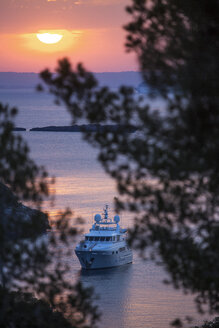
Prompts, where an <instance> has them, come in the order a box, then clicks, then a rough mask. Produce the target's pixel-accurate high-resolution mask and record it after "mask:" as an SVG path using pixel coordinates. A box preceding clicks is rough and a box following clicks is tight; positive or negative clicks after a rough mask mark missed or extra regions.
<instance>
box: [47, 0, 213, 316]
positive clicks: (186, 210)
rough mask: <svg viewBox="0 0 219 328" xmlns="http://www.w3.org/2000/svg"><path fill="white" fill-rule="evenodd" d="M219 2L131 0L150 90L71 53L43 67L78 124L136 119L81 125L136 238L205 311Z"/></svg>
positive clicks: (132, 29)
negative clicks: (130, 128)
mask: <svg viewBox="0 0 219 328" xmlns="http://www.w3.org/2000/svg"><path fill="white" fill-rule="evenodd" d="M218 6H219V4H218V1H216V0H212V1H207V0H201V1H198V2H197V1H195V0H191V1H185V0H182V1H181V0H180V1H178V0H177V1H176V0H168V1H166V0H154V1H146V0H133V1H132V5H131V6H129V7H128V8H127V11H128V12H129V14H130V15H131V17H132V21H131V23H130V24H128V25H127V26H126V27H125V28H126V30H127V31H128V35H127V48H128V50H131V51H135V52H136V54H137V56H138V60H139V64H140V69H141V72H142V78H143V79H144V81H145V83H146V85H147V86H148V87H149V90H150V93H149V95H148V96H152V97H158V98H159V99H163V101H164V102H163V103H164V105H163V108H159V109H157V110H154V109H153V108H151V106H150V105H149V104H147V99H148V98H147V97H143V96H138V95H136V94H134V90H132V89H131V88H127V87H121V88H120V90H118V92H112V91H111V90H109V89H108V88H107V87H99V86H98V84H97V81H96V80H95V79H94V77H93V76H92V75H91V74H90V73H88V72H87V71H86V70H85V69H84V68H83V66H82V65H81V64H79V65H78V66H77V67H76V68H72V67H71V64H70V63H69V61H68V60H67V59H63V60H61V61H60V62H59V65H58V67H57V70H56V72H55V73H52V72H50V71H49V70H45V71H44V72H42V73H41V77H42V79H43V81H44V82H45V83H46V85H47V86H48V89H49V91H50V92H51V93H52V94H54V95H55V98H56V102H57V103H60V102H63V103H64V104H65V105H66V107H67V109H68V111H69V112H70V113H71V115H72V121H73V123H75V122H78V121H80V119H81V118H83V119H86V120H87V122H88V123H100V124H124V125H132V124H134V125H135V126H137V128H138V132H137V133H136V134H134V135H133V134H127V133H123V134H119V135H115V134H113V133H110V132H107V133H98V132H97V133H92V134H91V133H85V134H84V138H85V139H86V140H87V141H88V142H90V143H91V144H92V145H93V146H95V147H98V148H99V157H98V158H99V160H100V161H101V163H102V164H103V167H104V168H105V170H106V172H107V173H108V174H110V175H111V177H113V178H114V179H115V180H116V182H117V188H118V191H119V193H120V195H121V197H120V198H119V199H117V200H116V206H117V209H120V210H129V211H131V212H133V213H136V219H135V224H134V226H133V228H132V229H131V230H130V243H131V244H132V246H133V247H135V248H136V249H138V250H139V251H140V253H141V254H142V256H143V257H146V258H147V257H151V258H155V259H157V260H160V259H161V260H162V263H163V266H164V267H165V268H166V270H167V271H168V272H169V274H170V282H171V283H172V284H173V285H174V286H175V287H177V288H182V289H183V290H184V291H185V292H191V293H195V294H196V296H195V300H196V304H197V308H198V310H199V311H200V312H203V311H204V310H208V311H209V312H210V313H218V311H219V280H218V273H219V262H218V253H219V243H218V239H219V224H218V218H219V216H218V214H219V213H218V212H219V190H218V189H219V155H218V151H219V129H218V126H219V125H218V123H219V115H218V90H219V78H218V72H219V67H218V65H219V62H218V53H219V52H218V50H219V47H218V46H219V8H218Z"/></svg>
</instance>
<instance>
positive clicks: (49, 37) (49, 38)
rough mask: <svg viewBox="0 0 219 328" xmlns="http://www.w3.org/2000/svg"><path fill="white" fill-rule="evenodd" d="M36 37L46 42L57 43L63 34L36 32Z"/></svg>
mask: <svg viewBox="0 0 219 328" xmlns="http://www.w3.org/2000/svg"><path fill="white" fill-rule="evenodd" d="M36 36H37V39H38V40H40V41H41V42H43V43H46V44H53V43H58V42H59V41H60V40H61V39H62V38H63V35H61V34H53V33H37V34H36Z"/></svg>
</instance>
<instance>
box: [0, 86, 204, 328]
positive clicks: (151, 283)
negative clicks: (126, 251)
mask: <svg viewBox="0 0 219 328" xmlns="http://www.w3.org/2000/svg"><path fill="white" fill-rule="evenodd" d="M0 102H2V103H3V104H9V105H10V106H11V107H12V106H16V107H17V108H18V109H19V113H18V115H17V117H16V119H15V123H16V126H19V127H24V128H26V129H28V130H27V131H25V132H19V133H20V134H21V135H22V137H23V138H24V139H25V140H26V141H27V143H28V146H29V148H30V155H31V157H32V158H33V159H34V160H35V161H36V163H37V164H39V165H43V166H45V167H46V169H47V171H48V172H49V174H50V176H55V180H56V183H55V201H54V204H53V206H52V207H51V204H50V202H49V201H45V202H44V204H43V209H44V210H45V211H48V212H50V214H51V216H56V214H57V213H58V211H60V210H64V209H65V208H70V209H71V210H72V211H73V214H72V218H73V219H74V218H76V217H83V218H84V220H85V224H84V226H83V229H84V231H88V229H89V227H90V226H91V224H92V222H93V217H94V215H95V214H96V213H100V214H101V213H102V209H103V207H104V205H105V204H109V206H110V213H111V215H112V216H113V215H114V211H113V199H114V197H116V196H117V195H118V193H117V190H116V184H115V181H113V180H112V179H111V178H110V177H109V176H108V175H107V174H106V172H105V171H104V169H103V168H102V166H101V164H100V163H99V162H98V160H97V156H98V151H97V149H95V148H92V147H91V146H90V145H89V144H87V143H86V142H85V141H84V140H83V138H82V135H81V133H69V132H30V131H29V129H30V128H32V127H43V126H48V125H69V124H71V118H70V115H69V114H68V113H67V111H66V109H65V108H64V107H63V106H57V105H55V104H54V100H53V98H52V96H51V95H48V94H45V93H38V92H36V90H35V89H34V88H2V89H0ZM16 133H17V132H16ZM73 219H72V224H74V223H73V222H74V221H73ZM121 222H122V225H123V226H124V227H131V226H132V223H133V218H132V216H131V215H130V214H129V213H124V214H122V215H121ZM74 247H75V245H72V252H71V256H70V257H69V258H67V259H64V260H66V261H68V264H69V266H70V271H69V273H68V277H69V279H72V280H75V279H80V280H81V281H82V282H83V283H84V284H85V286H93V287H94V290H95V293H96V294H97V295H98V299H97V300H96V301H95V302H96V304H97V305H98V307H99V310H100V312H101V313H102V316H101V321H100V322H99V327H100V328H109V327H114V328H120V327H121V328H133V327H135V328H161V327H162V328H167V327H169V324H170V322H171V321H172V320H174V319H175V318H177V317H180V318H185V316H191V317H195V318H196V320H195V321H194V323H193V325H195V324H197V323H200V322H202V321H203V320H204V317H200V315H198V314H197V312H196V307H195V304H194V301H193V299H194V295H185V294H184V293H183V292H182V290H177V289H174V288H173V286H171V285H166V284H164V283H163V281H164V279H166V278H168V273H167V272H166V271H165V269H164V267H163V266H162V265H159V266H158V265H156V264H155V263H154V262H153V261H150V260H148V261H143V260H142V259H141V258H140V257H139V255H138V254H137V253H136V252H135V251H134V260H133V263H132V264H128V265H125V266H121V267H119V268H115V269H105V270H97V271H92V272H83V271H82V270H81V268H80V265H79V262H78V260H77V258H76V256H75V254H74V252H73V250H74ZM190 326H191V324H188V325H187V327H190Z"/></svg>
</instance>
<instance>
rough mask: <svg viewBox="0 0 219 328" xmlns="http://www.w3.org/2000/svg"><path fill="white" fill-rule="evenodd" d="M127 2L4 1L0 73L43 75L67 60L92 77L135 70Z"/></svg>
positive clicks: (1, 6) (0, 22)
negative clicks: (129, 45)
mask: <svg viewBox="0 0 219 328" xmlns="http://www.w3.org/2000/svg"><path fill="white" fill-rule="evenodd" d="M129 1H130V0H77V1H76V0H74V1H73V0H34V1H32V0H31V1H30V0H19V1H12V0H10V1H0V12H1V14H2V15H1V20H0V43H1V49H2V50H1V53H0V71H2V72H5V71H6V72H7V71H15V72H40V71H41V70H42V69H44V68H45V67H51V68H54V67H55V66H56V63H57V61H58V60H59V59H61V58H63V57H68V58H69V59H70V60H71V61H72V62H74V63H77V62H82V63H83V64H84V65H85V66H86V68H87V69H88V70H91V71H93V72H110V71H114V72H115V71H127V70H137V69H138V68H137V65H136V60H135V56H134V54H127V53H126V51H125V47H124V41H125V32H124V30H123V28H122V26H123V25H125V23H126V22H127V19H128V15H127V14H126V11H125V7H126V6H127V5H128V3H129ZM33 12H34V15H33ZM9 18H10V19H9Z"/></svg>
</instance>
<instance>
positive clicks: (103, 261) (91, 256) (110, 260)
mask: <svg viewBox="0 0 219 328" xmlns="http://www.w3.org/2000/svg"><path fill="white" fill-rule="evenodd" d="M75 253H76V255H77V257H78V259H79V261H80V264H81V266H82V268H83V269H104V268H112V267H117V266H120V265H124V264H128V263H131V262H132V251H131V250H130V249H129V250H126V251H123V252H118V253H116V252H114V254H112V252H111V251H89V250H75Z"/></svg>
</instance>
